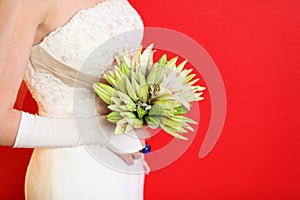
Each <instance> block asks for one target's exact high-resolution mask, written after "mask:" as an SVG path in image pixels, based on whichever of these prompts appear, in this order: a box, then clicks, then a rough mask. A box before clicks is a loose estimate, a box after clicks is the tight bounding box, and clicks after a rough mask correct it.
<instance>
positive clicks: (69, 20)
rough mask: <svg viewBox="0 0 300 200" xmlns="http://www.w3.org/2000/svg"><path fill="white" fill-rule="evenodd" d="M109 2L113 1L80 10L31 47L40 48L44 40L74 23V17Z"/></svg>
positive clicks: (105, 1) (104, 1) (107, 0)
mask: <svg viewBox="0 0 300 200" xmlns="http://www.w3.org/2000/svg"><path fill="white" fill-rule="evenodd" d="M109 1H114V0H102V1H101V2H99V3H96V4H94V5H92V6H89V7H87V8H80V9H79V10H77V11H76V12H75V13H74V14H73V15H72V16H71V17H70V18H69V19H68V20H67V21H66V22H65V23H64V24H63V25H61V26H58V27H56V28H55V29H54V30H52V31H50V32H49V33H48V34H47V35H46V36H45V37H44V38H43V39H42V40H41V41H40V42H39V43H37V44H34V45H33V46H32V47H35V46H40V45H41V44H43V43H44V42H45V41H46V40H48V38H50V37H51V36H53V35H55V34H56V33H58V32H59V31H61V30H63V29H64V28H66V27H67V26H69V25H70V24H71V23H72V21H74V19H75V18H76V17H78V16H79V15H80V14H82V13H85V12H90V11H91V10H94V9H97V8H98V7H101V6H103V5H105V4H107V3H108V2H109Z"/></svg>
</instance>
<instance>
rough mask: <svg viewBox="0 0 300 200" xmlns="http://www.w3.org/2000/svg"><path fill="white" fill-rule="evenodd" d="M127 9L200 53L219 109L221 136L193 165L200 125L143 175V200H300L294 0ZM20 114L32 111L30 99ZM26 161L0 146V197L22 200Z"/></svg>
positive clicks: (298, 5) (154, 3) (22, 153)
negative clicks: (210, 66) (180, 151)
mask: <svg viewBox="0 0 300 200" xmlns="http://www.w3.org/2000/svg"><path fill="white" fill-rule="evenodd" d="M130 2H131V3H132V5H133V6H134V7H135V8H136V9H137V10H138V12H139V13H140V14H141V16H142V18H143V20H144V23H145V26H157V27H165V28H170V29H174V30H177V31H180V32H182V33H185V34H187V35H189V36H190V37H192V38H193V39H195V40H197V41H198V42H199V43H200V44H201V45H202V46H203V47H204V48H205V49H206V50H207V51H208V53H209V54H210V55H211V57H212V58H213V59H214V61H215V63H216V64H217V66H218V68H219V70H220V73H221V75H222V77H223V80H224V83H225V87H226V94H227V101H228V103H227V117H226V122H225V126H224V130H223V132H222V135H221V137H220V140H219V141H218V143H217V145H216V146H215V148H214V149H213V151H212V152H211V153H210V154H209V155H208V156H207V157H206V158H204V159H202V160H200V159H199V158H198V152H199V148H200V146H201V144H202V140H203V136H204V134H205V131H206V128H207V125H206V124H207V121H206V120H205V118H204V119H203V124H204V125H203V126H202V127H201V128H200V130H199V133H198V136H197V137H196V139H195V140H194V142H193V144H192V145H191V147H190V148H189V149H188V151H186V152H185V154H184V155H183V156H182V157H181V158H180V159H178V160H177V161H176V162H174V163H173V164H172V165H170V166H168V167H166V168H164V169H162V170H159V171H155V172H153V173H151V174H150V175H149V176H147V177H146V183H145V184H146V185H145V199H146V200H154V199H155V200H160V199H191V200H194V199H205V200H210V199H264V200H265V199H300V171H299V169H300V148H299V144H300V136H299V133H300V127H299V114H298V113H299V106H298V103H299V100H300V99H299V89H300V88H299V84H298V79H299V78H300V76H299V75H300V70H299V61H300V58H299V57H300V56H299V52H300V44H299V43H300V40H299V39H300V37H299V33H300V32H299V29H300V23H299V22H300V14H299V13H300V2H299V1H297V0H273V1H268V0H264V1H263V0H260V1H258V0H252V1H248V0H228V1H225V0H223V1H221V0H210V1H208V0H206V1H202V0H186V1H171V2H170V1H166V0H148V1H142V0H130ZM17 106H18V107H20V106H21V105H17ZM201 106H202V107H201V112H202V110H203V112H204V113H205V112H208V110H209V109H208V107H209V106H210V104H209V98H208V100H207V101H203V102H201ZM23 108H24V109H25V110H27V111H31V112H35V111H36V105H35V104H34V102H33V101H32V99H30V96H27V97H26V101H25V104H24V107H23ZM201 123H202V122H201ZM150 142H151V143H155V138H154V139H153V140H151V141H150ZM30 154H31V150H25V149H11V148H8V147H2V148H0V160H1V165H0V199H23V198H24V194H23V184H24V174H25V171H26V166H27V163H28V161H29V158H30Z"/></svg>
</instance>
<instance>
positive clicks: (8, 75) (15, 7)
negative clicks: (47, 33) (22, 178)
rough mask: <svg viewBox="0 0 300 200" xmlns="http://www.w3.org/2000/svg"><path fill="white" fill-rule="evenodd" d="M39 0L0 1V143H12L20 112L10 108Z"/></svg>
mask: <svg viewBox="0 0 300 200" xmlns="http://www.w3.org/2000/svg"><path fill="white" fill-rule="evenodd" d="M39 2H42V1H38V0H35V1H34V0H29V1H21V0H16V1H9V0H3V1H0V27H1V31H0V145H6V146H12V145H13V144H14V141H15V138H16V135H17V132H18V127H19V123H20V120H21V112H20V111H18V110H15V109H13V106H14V103H15V100H16V96H17V92H18V89H19V87H20V84H21V81H22V79H23V75H24V71H25V66H26V63H27V61H28V58H29V55H30V50H31V47H32V45H33V42H34V37H35V33H36V30H37V27H38V26H39V24H41V23H42V21H43V20H44V18H45V14H46V9H45V6H44V4H45V3H44V4H43V3H39Z"/></svg>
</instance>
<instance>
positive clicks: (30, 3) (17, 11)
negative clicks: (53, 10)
mask: <svg viewBox="0 0 300 200" xmlns="http://www.w3.org/2000/svg"><path fill="white" fill-rule="evenodd" d="M50 2H51V1H50V0H43V1H40V0H26V1H24V0H14V1H11V0H1V1H0V13H1V15H2V16H5V18H6V19H10V20H14V19H15V20H17V19H18V18H24V20H25V19H27V18H31V19H36V20H37V21H39V22H41V21H42V20H43V19H44V18H45V17H46V16H47V12H48V10H49V6H50V5H51V3H50ZM24 22H25V21H24Z"/></svg>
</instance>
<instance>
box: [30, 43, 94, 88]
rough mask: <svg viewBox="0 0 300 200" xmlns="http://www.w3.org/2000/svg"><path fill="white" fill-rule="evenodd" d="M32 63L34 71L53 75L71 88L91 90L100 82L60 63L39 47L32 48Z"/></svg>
mask: <svg viewBox="0 0 300 200" xmlns="http://www.w3.org/2000/svg"><path fill="white" fill-rule="evenodd" d="M30 61H31V63H32V67H33V69H34V71H36V72H42V73H47V74H52V75H53V76H55V77H57V78H59V79H60V80H61V81H62V82H63V83H65V84H67V85H69V86H70V87H85V88H91V87H92V84H93V83H95V82H99V78H98V77H95V76H92V75H89V74H86V73H83V72H80V71H78V70H76V69H74V68H72V67H70V66H67V65H65V64H63V63H61V62H59V61H58V60H56V59H55V58H53V57H52V56H51V55H50V54H49V53H48V52H46V51H45V50H44V49H43V48H41V47H40V46H39V45H36V46H34V47H33V48H32V50H31V57H30Z"/></svg>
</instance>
